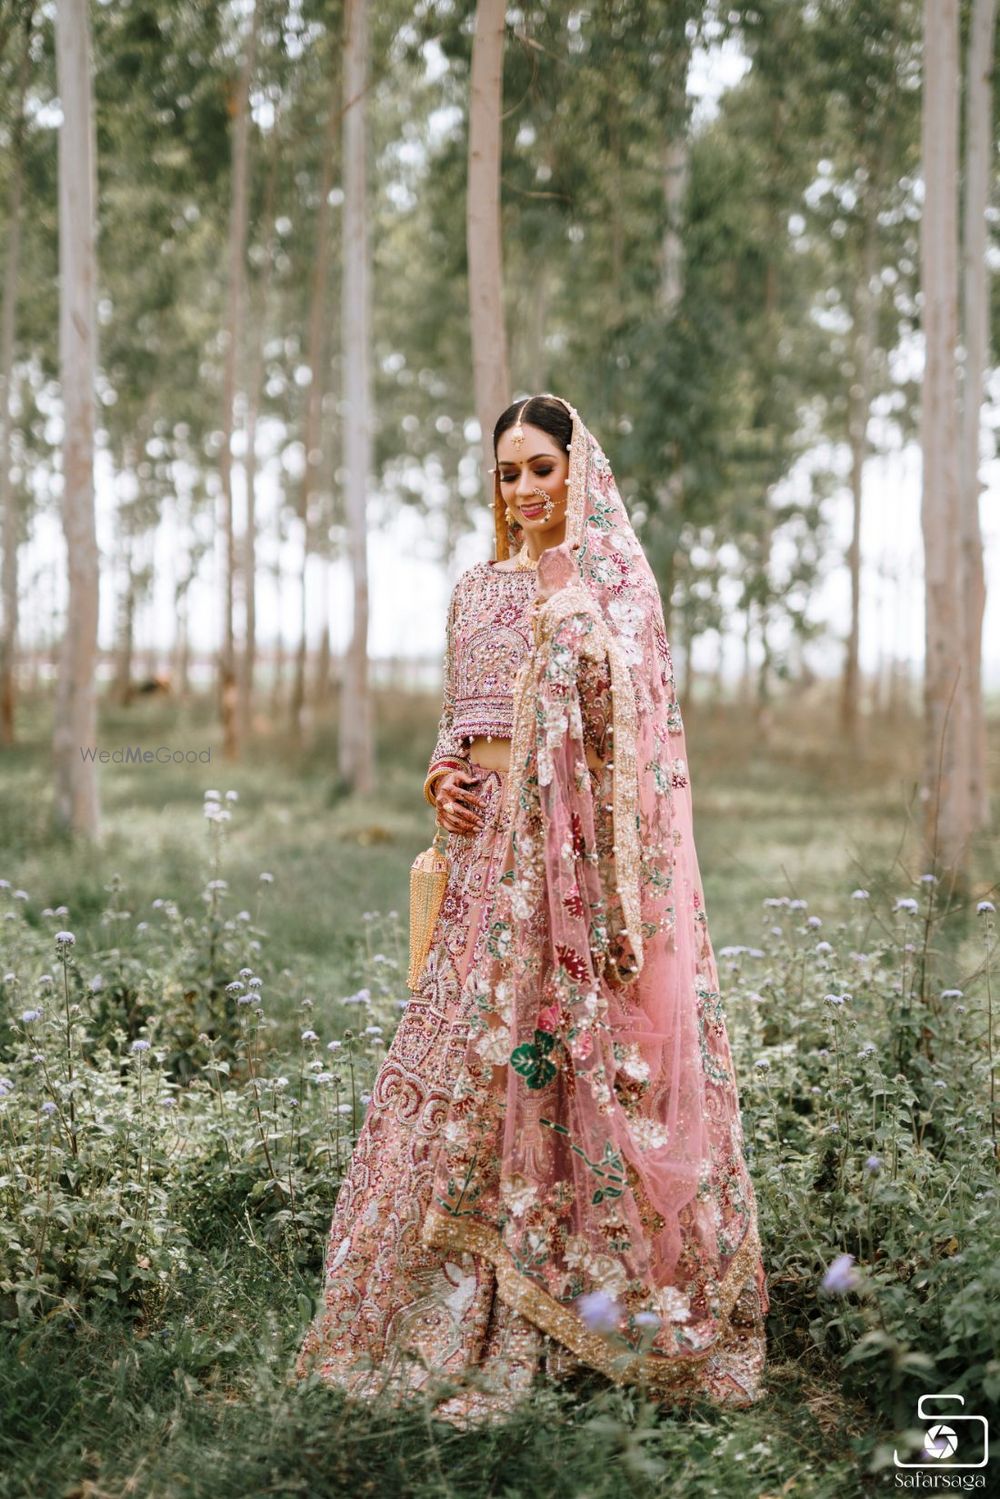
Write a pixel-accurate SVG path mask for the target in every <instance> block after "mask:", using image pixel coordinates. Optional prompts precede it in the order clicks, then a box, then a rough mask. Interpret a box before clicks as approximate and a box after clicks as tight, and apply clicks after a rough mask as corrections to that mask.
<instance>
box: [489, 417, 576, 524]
mask: <svg viewBox="0 0 1000 1499" xmlns="http://www.w3.org/2000/svg"><path fill="white" fill-rule="evenodd" d="M521 430H522V431H523V433H524V440H523V441H522V442H521V443H520V444H517V443H515V441H514V428H513V427H508V428H507V431H506V432H504V433H503V434H502V436H501V437H500V440H499V441H498V443H497V468H498V469H499V471H500V493H501V495H502V496H503V500H504V503H505V504H506V506H507V508H508V510H509V511H510V512H511V514H512V515H513V517H514V519H515V521H517V523H518V525H520V527H521V530H522V534H527V533H528V532H530V531H534V532H535V534H536V535H544V536H545V537H546V540H547V541H548V540H549V539H550V538H549V535H548V533H550V532H558V531H559V530H560V529H561V528H562V529H564V528H565V525H566V480H567V478H568V477H569V454H568V453H567V452H566V449H565V448H560V446H559V444H558V443H557V442H556V440H555V438H554V437H550V436H549V434H548V433H547V432H543V431H542V429H541V427H533V426H531V424H530V423H529V422H525V423H524V424H523V426H522V429H521ZM547 500H551V502H552V505H551V513H549V514H546V501H547ZM551 539H552V540H553V541H556V540H558V539H559V538H558V537H552V538H551Z"/></svg>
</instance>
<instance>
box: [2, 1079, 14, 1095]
mask: <svg viewBox="0 0 1000 1499" xmlns="http://www.w3.org/2000/svg"><path fill="white" fill-rule="evenodd" d="M13 1091H14V1084H13V1083H12V1082H11V1080H10V1078H9V1077H0V1098H6V1097H7V1094H8V1093H13Z"/></svg>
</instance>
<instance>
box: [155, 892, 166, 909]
mask: <svg viewBox="0 0 1000 1499" xmlns="http://www.w3.org/2000/svg"><path fill="white" fill-rule="evenodd" d="M163 904H164V901H163V896H162V895H158V896H157V897H156V899H155V900H154V902H153V910H154V911H159V910H160V909H161V908H162V907H163Z"/></svg>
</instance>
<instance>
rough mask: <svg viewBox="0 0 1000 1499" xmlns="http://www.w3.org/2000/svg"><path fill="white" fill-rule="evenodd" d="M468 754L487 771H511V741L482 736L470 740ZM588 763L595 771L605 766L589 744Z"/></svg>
mask: <svg viewBox="0 0 1000 1499" xmlns="http://www.w3.org/2000/svg"><path fill="white" fill-rule="evenodd" d="M466 754H467V755H468V757H469V759H470V760H474V761H475V763H476V764H477V765H485V766H486V769H487V770H509V769H510V740H509V739H496V738H494V739H487V738H486V737H485V736H484V735H482V734H480V735H478V736H477V737H476V738H475V739H470V741H469V747H468V749H467V751H466ZM587 763H588V764H589V765H592V766H593V768H594V769H595V770H600V769H601V767H602V766H603V764H604V761H603V760H602V759H601V757H600V755H599V754H598V753H597V751H596V750H595V749H594V748H593V747H592V746H591V745H589V744H588V745H587Z"/></svg>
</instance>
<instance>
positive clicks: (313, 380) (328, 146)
mask: <svg viewBox="0 0 1000 1499" xmlns="http://www.w3.org/2000/svg"><path fill="white" fill-rule="evenodd" d="M345 66H346V64H345ZM348 85H349V80H347V79H346V78H345V89H346V87H347V86H348ZM364 87H365V84H364V82H362V84H361V88H362V89H363V88H364ZM352 102H353V96H352V95H350V94H348V95H347V104H346V107H347V108H348V109H350V106H351V104H352ZM358 107H359V108H360V110H361V113H362V117H363V116H364V102H363V99H361V98H359V100H358ZM340 125H341V115H340V111H339V110H338V109H337V104H336V100H335V99H331V101H330V110H329V114H328V115H327V128H326V142H325V148H324V151H323V173H322V177H321V181H320V196H319V211H318V214H317V218H316V253H315V255H314V257H313V267H312V286H311V289H310V294H309V348H308V353H307V356H306V360H307V363H308V366H309V393H308V395H307V397H306V415H305V432H304V446H305V453H306V461H305V468H304V470H303V473H302V486H301V489H300V490H299V519H300V520H301V522H302V573H301V578H300V594H299V641H298V648H297V650H296V654H295V677H294V680H293V683H292V701H291V706H290V710H289V720H290V727H291V731H292V738H293V740H294V741H295V743H296V744H301V742H302V737H303V731H304V727H305V726H304V723H303V711H304V709H305V701H306V656H307V653H308V646H309V642H308V634H307V631H308V611H307V596H306V579H307V572H308V567H309V552H310V546H311V539H312V534H313V509H314V504H315V496H316V491H317V489H318V488H319V477H320V473H321V470H322V460H323V396H324V394H325V392H326V387H327V358H328V352H327V351H328V340H327V327H328V325H329V321H330V320H329V318H328V316H327V297H328V292H329V283H330V219H331V210H330V194H331V192H332V190H333V168H334V161H335V159H336V158H335V149H336V141H337V131H338V130H339V128H340ZM346 129H347V122H346V118H345V121H344V130H345V152H346ZM362 149H363V143H362ZM362 173H364V161H362ZM362 180H363V178H362ZM346 191H347V189H346V184H345V194H346ZM344 213H345V220H344V234H345V239H346V235H347V218H346V214H347V204H346V201H345V204H344Z"/></svg>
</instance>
